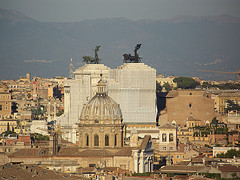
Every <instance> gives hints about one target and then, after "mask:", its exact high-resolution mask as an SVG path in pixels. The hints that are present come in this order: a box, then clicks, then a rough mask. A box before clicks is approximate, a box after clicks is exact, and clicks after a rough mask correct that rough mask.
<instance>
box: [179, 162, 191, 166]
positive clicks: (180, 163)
mask: <svg viewBox="0 0 240 180" xmlns="http://www.w3.org/2000/svg"><path fill="white" fill-rule="evenodd" d="M190 162H191V161H180V162H179V163H178V164H176V165H182V166H183V165H184V166H187V165H188V164H189V163H190Z"/></svg>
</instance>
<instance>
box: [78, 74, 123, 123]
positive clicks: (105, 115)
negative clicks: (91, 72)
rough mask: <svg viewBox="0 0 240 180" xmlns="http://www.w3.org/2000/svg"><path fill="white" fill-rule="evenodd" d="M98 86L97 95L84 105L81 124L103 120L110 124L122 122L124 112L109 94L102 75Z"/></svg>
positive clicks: (101, 121)
mask: <svg viewBox="0 0 240 180" xmlns="http://www.w3.org/2000/svg"><path fill="white" fill-rule="evenodd" d="M97 86H98V91H97V93H96V95H95V96H94V97H93V98H92V99H91V100H90V101H89V102H88V103H87V104H84V105H83V109H82V112H81V116H80V124H81V123H90V124H92V123H93V124H94V123H103V121H105V122H104V123H108V124H111V123H114V124H118V123H121V120H122V113H121V110H120V107H119V104H117V103H116V102H115V101H114V100H113V99H112V98H110V97H109V96H108V95H107V92H106V83H105V82H104V81H103V79H102V76H101V79H100V80H99V81H98V85H97ZM86 121H88V122H86Z"/></svg>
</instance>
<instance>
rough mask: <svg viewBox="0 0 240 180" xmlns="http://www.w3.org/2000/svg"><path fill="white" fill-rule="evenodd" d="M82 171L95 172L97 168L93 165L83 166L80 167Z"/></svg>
mask: <svg viewBox="0 0 240 180" xmlns="http://www.w3.org/2000/svg"><path fill="white" fill-rule="evenodd" d="M81 171H82V172H97V169H96V168H95V167H85V168H82V170H81Z"/></svg>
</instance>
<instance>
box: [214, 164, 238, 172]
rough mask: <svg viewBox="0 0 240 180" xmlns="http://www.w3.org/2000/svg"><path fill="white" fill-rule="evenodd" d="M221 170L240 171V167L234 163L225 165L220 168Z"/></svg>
mask: <svg viewBox="0 0 240 180" xmlns="http://www.w3.org/2000/svg"><path fill="white" fill-rule="evenodd" d="M218 170H219V171H222V172H240V167H237V166H233V165H223V166H220V167H219V168H218Z"/></svg>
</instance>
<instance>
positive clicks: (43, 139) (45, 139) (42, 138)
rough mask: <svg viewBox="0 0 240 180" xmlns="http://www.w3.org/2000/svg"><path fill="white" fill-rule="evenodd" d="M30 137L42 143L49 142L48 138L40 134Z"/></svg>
mask: <svg viewBox="0 0 240 180" xmlns="http://www.w3.org/2000/svg"><path fill="white" fill-rule="evenodd" d="M31 136H32V137H33V138H34V140H42V141H48V140H49V136H47V135H42V134H39V133H34V134H31Z"/></svg>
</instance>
